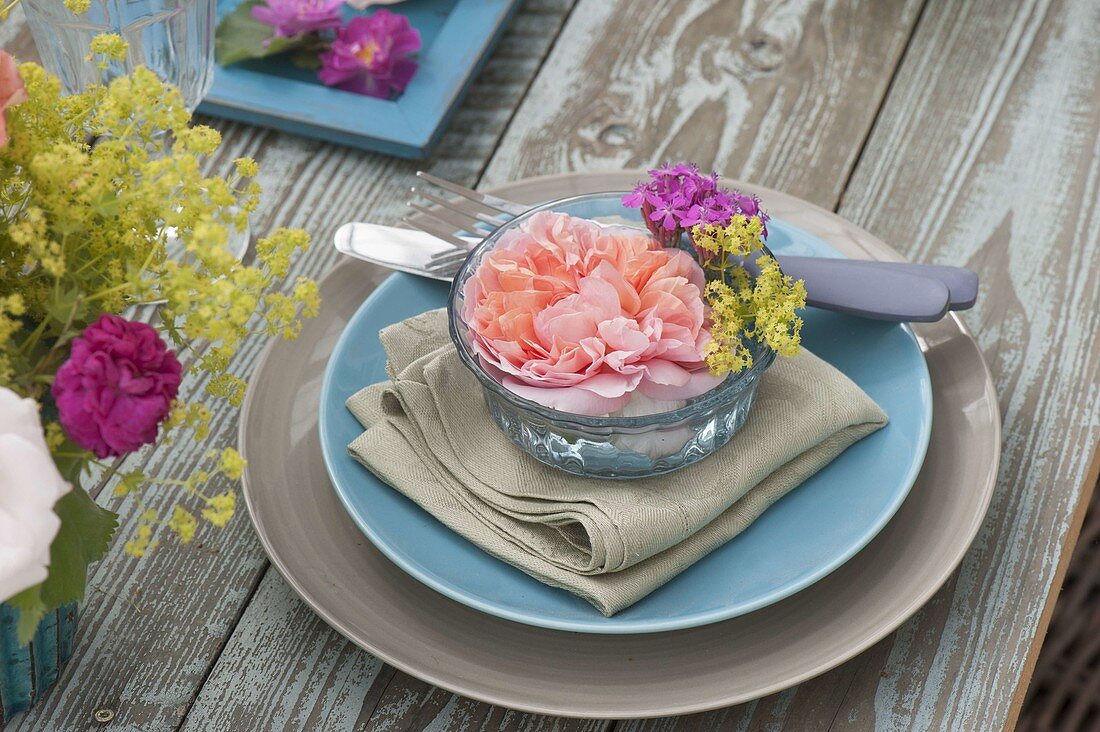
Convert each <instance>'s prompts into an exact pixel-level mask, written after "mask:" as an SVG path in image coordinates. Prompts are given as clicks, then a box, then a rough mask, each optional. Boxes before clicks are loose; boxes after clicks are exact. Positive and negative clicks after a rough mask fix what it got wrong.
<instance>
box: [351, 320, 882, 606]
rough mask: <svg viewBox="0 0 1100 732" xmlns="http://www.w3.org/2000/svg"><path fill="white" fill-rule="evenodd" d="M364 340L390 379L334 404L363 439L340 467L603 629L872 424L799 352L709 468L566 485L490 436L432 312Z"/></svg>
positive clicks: (473, 383) (484, 412) (822, 368)
mask: <svg viewBox="0 0 1100 732" xmlns="http://www.w3.org/2000/svg"><path fill="white" fill-rule="evenodd" d="M379 337H380V338H381V341H382V345H383V348H384V349H385V352H386V355H387V357H388V364H387V372H388V374H389V377H390V380H389V381H385V382H382V383H380V384H373V385H371V386H367V387H366V388H364V389H362V390H361V391H359V392H357V393H356V394H354V395H353V396H352V397H351V398H350V399H348V401H347V406H348V408H349V409H350V410H351V412H352V413H353V414H354V415H355V417H356V418H357V419H358V420H359V422H360V423H361V424H362V425H363V427H364V428H365V430H366V431H365V432H364V433H363V434H362V435H361V436H360V437H359V438H357V439H356V440H355V441H353V442H352V443H351V444H350V445H349V446H348V451H349V452H350V454H351V455H352V456H353V457H354V458H355V459H356V460H358V461H359V462H360V463H362V464H363V465H364V466H366V467H367V468H368V469H370V470H371V471H372V472H373V473H375V474H376V475H377V476H378V477H379V478H381V479H382V480H383V481H385V482H386V483H388V484H389V485H391V486H393V487H394V488H396V489H397V490H398V491H400V492H401V493H403V494H405V495H406V496H407V497H409V498H410V499H412V500H413V501H415V502H416V503H417V504H419V505H420V506H421V507H422V508H424V509H425V510H426V511H428V512H429V513H431V514H432V515H433V516H435V517H436V518H437V519H438V520H440V521H442V522H443V523H444V524H446V525H447V526H448V527H450V528H451V529H452V530H454V531H456V532H458V533H459V534H461V535H462V536H464V537H466V538H467V539H469V540H470V541H472V542H474V543H475V544H477V545H478V546H479V547H481V548H482V549H484V550H485V551H487V552H489V553H490V554H492V555H493V556H495V557H498V558H499V559H502V560H504V561H506V562H508V563H509V564H512V565H514V566H516V567H518V568H519V569H521V570H523V571H524V572H526V573H527V574H529V575H531V576H532V577H534V578H536V579H538V580H540V581H542V582H545V583H546V584H549V585H552V586H555V587H561V588H564V589H566V590H569V591H570V592H573V593H575V594H577V595H579V596H580V597H583V598H584V599H586V600H588V601H589V602H591V603H592V604H593V605H595V606H596V608H597V609H599V610H600V612H602V613H604V614H605V615H609V616H610V615H613V614H614V613H616V612H618V611H619V610H622V609H623V608H626V607H628V606H630V605H631V604H633V603H635V602H637V601H638V600H640V599H641V598H643V597H645V596H646V595H647V594H649V593H650V592H652V591H653V590H655V589H657V588H658V587H660V586H661V585H663V584H664V583H665V582H668V581H669V580H670V579H672V578H673V577H675V576H676V575H677V574H679V573H680V572H682V571H683V570H685V569H686V568H687V567H689V566H691V564H692V563H694V562H696V561H697V560H699V559H700V558H702V557H704V556H706V555H707V554H708V553H710V552H711V551H713V550H714V549H716V548H718V547H719V546H721V545H722V544H725V543H726V542H727V541H729V540H730V539H732V538H733V537H735V536H737V535H738V534H739V533H741V532H742V531H744V529H745V528H746V527H747V526H749V524H751V523H752V522H753V521H754V520H756V518H757V517H758V516H760V514H761V513H763V512H764V510H765V509H767V508H768V507H769V506H770V505H771V504H772V503H774V502H775V501H776V500H778V499H779V498H781V497H782V496H784V495H785V494H786V493H788V492H789V491H790V490H791V489H793V488H795V487H796V486H798V485H799V484H800V483H802V482H803V481H804V480H806V479H807V478H808V477H810V476H811V475H813V474H814V473H816V472H817V471H818V470H820V469H821V468H822V467H824V466H825V465H827V464H828V463H829V462H830V461H832V460H833V459H834V458H835V457H836V456H837V455H839V454H840V453H841V452H843V451H844V450H845V449H847V448H848V447H849V446H850V445H852V444H853V443H854V442H856V441H858V440H860V439H862V438H863V437H865V436H867V435H869V434H871V433H872V432H874V431H875V430H878V429H880V428H881V427H883V426H884V425H885V424H886V421H887V419H886V415H885V413H883V411H882V410H881V409H880V408H879V407H878V405H877V404H875V403H874V402H873V401H872V400H871V398H870V397H868V396H867V395H866V394H865V393H864V392H863V391H862V390H861V389H860V388H859V387H858V386H856V385H855V384H854V383H852V381H851V380H849V379H848V378H847V377H846V376H844V375H843V374H842V373H840V372H839V371H837V370H836V369H834V368H833V367H832V366H830V365H829V364H827V363H825V362H824V361H822V360H821V359H819V358H817V357H816V356H814V355H813V354H811V353H809V352H808V351H805V350H803V352H802V354H801V355H799V356H796V357H795V358H790V359H783V358H780V359H776V362H775V364H774V365H773V366H772V367H771V368H770V369H769V370H768V371H767V372H765V374H764V376H763V377H762V379H761V383H760V390H759V393H758V394H757V398H756V403H755V404H754V406H753V408H752V411H751V412H750V413H749V417H748V420H747V421H746V423H745V425H744V426H743V427H742V428H741V430H740V431H739V432H738V433H737V434H736V435H734V437H733V439H732V440H731V441H730V442H729V443H728V444H727V445H726V446H725V447H723V448H721V449H720V450H718V451H717V452H716V453H715V454H714V455H712V456H710V457H709V458H707V459H705V460H702V461H700V462H698V463H695V464H694V465H690V466H688V467H686V468H683V469H682V470H678V471H676V472H674V473H670V474H667V475H663V476H657V477H653V478H643V479H637V480H629V481H611V480H601V479H595V478H581V477H577V476H574V475H569V474H567V473H564V472H561V471H559V470H556V469H554V468H551V467H548V466H546V465H543V464H541V463H539V462H538V461H537V460H535V459H534V458H532V457H530V456H529V455H527V454H525V453H523V452H522V451H520V449H519V448H517V447H516V446H515V445H513V444H512V443H511V441H509V439H508V438H507V437H506V436H505V435H504V434H503V433H502V432H501V431H500V430H499V429H498V428H497V426H496V425H495V424H494V423H493V421H492V418H491V417H490V416H489V412H488V409H487V408H486V406H485V403H484V400H483V399H482V397H481V385H480V384H479V383H478V382H477V379H476V378H475V377H474V376H473V375H472V374H471V373H470V372H469V371H468V370H467V369H466V367H465V366H464V365H463V364H462V362H461V360H460V359H459V356H458V353H457V352H456V351H455V349H454V346H453V345H452V344H451V341H450V337H449V336H448V334H447V315H446V311H445V310H434V311H430V312H427V313H424V314H422V315H418V316H416V317H414V318H410V319H409V320H405V321H403V322H401V323H397V324H395V325H392V326H390V327H388V328H386V329H384V330H382V331H381V333H380V334H379ZM823 530H827V527H823ZM776 550H777V551H781V550H782V547H779V546H777V547H776Z"/></svg>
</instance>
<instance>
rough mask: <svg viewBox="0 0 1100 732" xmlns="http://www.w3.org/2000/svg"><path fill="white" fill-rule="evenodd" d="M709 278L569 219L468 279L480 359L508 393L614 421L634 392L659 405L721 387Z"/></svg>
mask: <svg viewBox="0 0 1100 732" xmlns="http://www.w3.org/2000/svg"><path fill="white" fill-rule="evenodd" d="M703 287H704V276H703V271H702V269H701V268H700V266H699V264H698V263H697V262H696V261H695V260H694V259H693V258H692V257H691V256H690V255H688V254H687V253H686V252H683V251H680V250H677V249H669V248H664V247H661V246H660V244H659V243H658V242H657V241H656V240H655V239H654V238H653V237H652V236H651V235H650V234H649V233H647V232H644V231H641V230H638V229H632V228H629V227H621V226H601V225H600V224H597V223H595V222H593V221H588V220H585V219H580V218H576V217H572V216H568V215H566V214H560V213H553V212H543V213H539V214H535V215H534V216H532V217H531V218H530V219H529V220H528V221H526V222H525V223H524V224H523V225H521V226H520V227H518V228H516V229H513V230H511V231H508V232H506V233H505V234H504V236H503V237H502V238H501V241H500V243H499V246H498V247H497V248H496V249H495V250H494V251H493V252H491V253H490V254H488V255H487V256H486V257H485V259H484V260H483V261H482V262H481V264H480V265H479V267H478V270H477V272H476V273H475V274H474V276H473V277H472V278H471V279H470V280H468V281H467V283H466V287H465V291H464V295H465V312H464V319H465V320H466V322H467V323H468V324H469V326H470V330H471V335H472V343H473V348H474V350H475V351H476V352H477V353H478V355H479V356H480V358H481V359H482V362H483V364H484V365H485V366H486V368H487V369H488V370H489V371H490V373H493V374H494V375H496V376H497V377H498V378H499V379H500V381H501V383H502V384H503V385H504V386H505V387H507V388H508V389H509V390H511V391H512V392H514V393H516V394H518V395H520V396H522V397H524V398H527V399H530V400H532V401H535V402H538V403H539V404H542V405H544V406H548V407H551V408H553V409H557V410H560V411H564V412H571V413H574V414H583V415H590V416H595V415H606V414H610V413H612V412H615V411H617V410H619V409H622V408H623V407H624V406H626V404H627V403H628V402H629V401H630V399H631V397H632V395H633V394H634V392H635V391H638V392H640V393H642V394H644V395H645V396H647V397H649V398H651V399H654V400H662V401H676V400H684V399H691V398H693V397H696V396H699V395H700V394H702V393H704V392H706V391H708V390H710V389H712V388H714V387H715V386H717V385H718V384H719V383H720V382H721V380H722V377H716V376H713V375H711V373H710V372H709V370H708V369H707V367H706V365H705V363H704V352H703V349H704V347H705V346H706V344H707V342H708V341H709V340H710V332H709V331H708V329H707V327H706V324H707V310H706V306H705V305H704V302H703Z"/></svg>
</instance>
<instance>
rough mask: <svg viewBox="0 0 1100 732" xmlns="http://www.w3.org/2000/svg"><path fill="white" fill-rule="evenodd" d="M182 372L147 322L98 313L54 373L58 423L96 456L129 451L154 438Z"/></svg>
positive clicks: (103, 456)
mask: <svg viewBox="0 0 1100 732" xmlns="http://www.w3.org/2000/svg"><path fill="white" fill-rule="evenodd" d="M182 374H183V368H182V367H181V366H180V362H179V361H178V360H177V359H176V356H175V354H174V353H172V352H171V351H169V350H168V348H167V347H166V346H165V344H164V341H162V340H161V339H160V336H158V335H157V332H156V331H155V330H153V328H152V327H150V326H148V325H146V324H145V323H138V322H133V321H129V320H126V319H124V318H120V317H119V316H117V315H103V316H101V317H100V318H99V320H97V321H96V322H94V323H92V324H91V325H89V326H88V327H87V328H85V329H84V333H83V334H82V335H81V336H80V337H79V338H76V339H75V340H73V343H72V349H71V353H70V355H69V360H68V361H66V362H65V363H64V364H62V366H61V368H59V369H58V370H57V375H56V376H55V377H54V382H53V386H52V393H53V398H54V401H56V402H57V410H58V414H59V418H60V421H61V426H62V427H64V429H65V432H66V433H67V434H68V435H69V437H70V438H72V440H73V442H75V443H76V444H77V445H79V446H80V447H82V448H84V449H86V450H91V451H92V452H93V453H95V455H96V457H99V458H105V457H113V456H118V455H125V454H127V453H130V452H133V451H134V450H136V449H138V448H139V447H141V446H142V445H146V444H149V443H151V442H154V441H155V440H156V438H157V429H158V427H159V426H160V423H161V422H163V421H164V420H165V418H167V417H168V413H169V412H170V411H171V409H172V402H173V401H174V400H175V398H176V395H177V393H178V392H179V386H180V380H181V378H182Z"/></svg>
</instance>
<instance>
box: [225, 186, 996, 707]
mask: <svg viewBox="0 0 1100 732" xmlns="http://www.w3.org/2000/svg"><path fill="white" fill-rule="evenodd" d="M639 177H640V176H639V173H638V172H636V171H627V172H622V173H606V174H584V173H578V174H568V175H561V176H552V177H545V178H532V179H527V180H523V181H520V182H517V183H514V184H511V185H508V186H504V187H501V188H499V189H496V190H494V191H493V192H494V193H497V194H499V195H501V196H505V197H508V198H512V199H515V200H518V201H524V202H530V203H535V202H539V201H546V200H550V199H555V198H562V197H565V196H571V195H575V194H579V193H589V192H594V191H604V190H626V189H628V188H630V187H631V185H632V184H633V183H634V181H635V180H637V179H638V178H639ZM727 183H729V184H731V185H734V186H736V187H738V188H741V189H743V190H746V191H751V192H753V193H757V194H758V195H759V196H760V197H761V198H762V199H763V203H764V206H765V208H766V209H767V210H768V211H770V213H771V214H772V215H773V216H775V217H776V218H780V219H783V220H784V221H787V222H790V223H791V224H794V225H795V226H799V227H801V228H803V229H805V230H807V231H809V232H811V233H813V234H815V235H817V236H819V237H821V238H822V239H824V240H825V241H827V242H828V243H830V244H832V245H833V246H835V247H836V248H838V249H840V250H841V251H842V252H844V253H845V254H846V255H848V256H851V257H859V258H865V259H884V260H900V259H901V257H900V256H899V255H898V254H897V253H896V252H894V251H893V250H891V249H890V248H889V247H887V246H886V245H885V244H883V243H882V242H881V241H879V240H878V239H876V238H875V237H873V236H871V235H870V234H868V233H867V232H865V231H863V230H862V229H859V228H858V227H856V226H855V225H853V224H851V223H849V222H847V221H844V220H843V219H841V218H840V217H838V216H836V215H835V214H833V213H830V212H828V211H825V210H824V209H821V208H818V207H817V206H814V205H812V204H809V203H806V202H805V201H801V200H799V199H797V198H794V197H792V196H789V195H787V194H784V193H779V192H777V191H771V190H768V189H765V188H759V187H757V186H752V185H748V184H743V183H738V182H736V181H727ZM382 276H383V273H382V272H380V270H379V269H378V268H376V267H372V266H370V265H367V264H364V263H361V262H356V261H352V260H347V261H344V262H342V263H341V264H340V265H339V266H337V267H336V268H335V269H333V270H332V271H331V272H330V273H329V274H328V276H327V277H325V279H324V282H323V283H322V286H321V297H322V300H323V307H322V310H321V315H320V317H318V318H317V319H315V320H313V321H309V322H307V323H306V325H305V327H304V328H303V331H302V334H301V336H300V337H299V338H298V339H297V340H296V341H273V342H272V343H271V344H270V345H269V346H268V347H267V349H266V351H265V353H264V354H263V356H262V357H261V358H260V362H259V365H258V366H257V368H256V372H255V374H254V375H253V377H252V380H251V383H250V386H249V391H248V397H247V399H246V401H245V405H244V410H243V413H242V416H241V428H240V444H241V449H242V451H243V452H244V455H245V457H246V458H247V459H248V468H247V470H246V472H245V476H244V494H245V500H246V502H247V505H248V510H249V513H250V515H251V517H252V521H253V523H254V525H255V527H256V531H257V533H258V534H259V536H260V539H261V541H262V542H263V545H264V548H265V549H266V550H267V553H268V555H269V556H270V557H271V561H272V563H274V565H275V566H276V567H277V568H278V569H279V571H280V572H281V573H282V574H283V576H284V577H285V578H286V579H287V581H288V582H289V583H290V585H291V586H292V587H293V588H294V589H295V590H296V591H297V592H298V594H300V595H301V596H302V597H303V598H304V599H305V601H306V602H307V603H309V605H310V606H311V607H312V608H313V609H314V610H315V611H316V612H317V613H318V614H319V615H320V616H321V617H322V618H324V619H325V620H326V621H327V622H328V623H329V624H330V625H331V626H332V627H334V628H335V629H336V630H338V631H339V632H340V633H342V634H343V635H344V636H346V637H347V638H348V639H350V640H351V641H352V642H354V643H355V644H357V645H358V646H360V647H362V648H363V649H365V650H367V651H369V652H370V653H372V654H374V655H376V656H378V657H379V658H381V659H383V660H385V661H387V662H388V663H391V664H393V665H394V666H396V667H398V668H400V669H402V670H404V671H407V672H408V673H410V674H412V675H414V676H417V677H419V678H421V679H424V680H425V681H428V682H431V683H433V684H436V685H438V686H441V687H443V688H445V689H449V690H451V691H453V692H456V693H458V694H464V695H466V696H470V697H474V698H476V699H481V700H484V701H487V702H491V703H493V704H500V705H502V706H506V707H512V708H516V709H522V710H526V711H531V712H538V713H545V714H553V715H564V716H576V717H618V718H624V717H650V716H664V715H675V714H687V713H690V712H698V711H703V710H708V709H714V708H718V707H724V706H728V705H731V704H737V703H739V702H744V701H748V700H750V699H755V698H758V697H761V696H764V695H767V694H770V693H773V692H776V691H779V690H781V689H784V688H786V687H789V686H792V685H794V684H797V683H799V682H801V681H805V680H806V679H809V678H812V677H813V676H816V675H818V674H821V673H823V672H825V671H827V670H829V669H831V668H833V667H835V666H837V665H839V664H840V663H842V662H844V661H846V660H847V659H849V658H851V657H853V656H855V655H856V654H858V653H859V652H860V651H863V650H864V649H866V648H868V647H870V646H871V645H873V644H874V643H875V642H877V641H878V640H880V639H881V638H883V637H885V636H886V635H887V634H889V633H890V632H891V631H893V630H894V629H895V628H897V627H898V626H899V625H901V623H903V622H904V621H905V620H906V618H908V617H909V616H910V615H912V614H913V613H914V612H915V611H916V610H917V609H918V608H919V607H920V606H921V605H922V604H924V603H925V602H926V601H928V599H929V598H930V597H931V596H932V595H933V594H934V593H935V592H936V590H937V589H938V588H939V587H940V586H941V585H942V584H943V583H944V581H945V580H946V579H947V578H948V577H949V576H950V574H951V573H952V571H953V570H954V568H955V567H956V566H957V565H958V563H959V562H960V561H961V559H962V557H963V555H964V554H965V553H966V550H967V547H968V546H969V545H970V542H971V541H972V540H973V538H974V536H975V534H976V533H977V531H978V528H979V526H980V525H981V522H982V518H983V517H984V515H985V512H986V509H987V507H988V505H989V501H990V497H991V495H992V492H993V486H994V479H995V477H996V474H997V463H998V460H999V457H1000V444H1001V432H1000V415H999V413H998V411H997V401H996V395H995V393H994V391H993V385H992V382H991V380H990V376H989V371H988V369H987V368H986V366H985V362H984V361H983V360H982V356H981V353H980V352H979V350H978V347H977V344H976V343H975V342H974V339H973V338H972V337H971V335H970V333H969V332H968V331H967V330H966V328H965V327H964V326H963V325H962V324H961V322H960V321H959V320H958V319H957V318H955V317H954V316H951V317H948V318H945V319H944V320H943V321H941V322H939V323H933V324H928V325H918V326H915V327H914V329H915V330H916V332H917V335H918V337H919V339H920V341H921V346H922V348H923V349H924V351H925V357H926V358H927V360H928V368H929V371H930V372H931V376H932V385H933V415H934V417H933V425H932V437H931V443H930V445H929V448H928V454H927V457H926V459H925V463H924V467H923V468H922V470H921V474H920V477H919V478H918V479H917V482H916V484H915V485H914V486H913V489H912V491H911V493H910V494H909V497H908V498H907V499H906V501H905V503H904V504H903V505H902V507H901V509H900V510H899V511H898V513H897V514H896V515H895V516H894V518H893V520H891V522H890V523H889V524H888V525H887V527H886V528H885V529H884V530H883V531H882V532H881V533H880V534H879V535H878V536H877V537H876V538H875V539H874V540H873V541H872V542H871V543H870V544H869V545H868V546H867V547H866V548H864V549H863V550H862V551H861V552H859V553H858V554H857V555H856V556H855V557H853V558H852V559H851V560H850V561H849V562H847V563H846V564H845V565H843V566H842V567H840V568H839V569H837V570H836V571H835V572H833V573H832V574H831V575H829V576H827V577H825V578H824V579H822V580H821V581H819V582H817V583H816V584H814V585H812V586H810V587H808V588H806V589H804V590H802V591H801V592H799V593H797V594H795V595H793V596H791V597H789V598H787V599H785V600H783V601H781V602H779V603H776V604H774V605H771V606H769V607H767V608H764V609H762V610H758V611H756V612H753V613H750V614H748V615H744V616H741V617H737V618H733V619H730V620H726V621H723V622H720V623H715V624H712V625H706V626H702V627H698V628H693V629H690V630H682V631H675V632H669V633H654V634H645V635H603V636H601V635H593V634H588V633H568V632H562V631H554V630H546V629H542V628H536V627H532V626H529V625H521V624H519V623H514V622H511V621H508V620H503V619H500V618H496V617H493V616H490V615H486V614H483V613H481V612H478V611H477V610H474V609H472V608H470V607H467V606H465V605H462V604H460V603H457V602H455V601H453V600H450V599H448V598H446V597H444V596H443V595H441V594H438V593H436V592H435V591H433V590H432V589H430V588H428V587H427V586H425V585H424V584H422V583H420V582H419V581H417V580H415V579H413V578H412V577H410V576H409V575H407V574H405V573H404V572H403V571H402V570H401V569H399V568H398V567H397V566H396V565H395V564H393V563H391V562H390V561H389V560H388V559H386V558H385V557H384V556H383V555H382V554H381V553H380V552H379V551H378V550H377V549H375V548H374V546H373V545H372V544H371V543H370V542H369V541H367V539H366V537H364V536H363V535H362V534H361V533H360V532H359V530H358V529H357V528H356V526H355V524H354V523H352V521H351V519H350V518H349V517H348V516H347V514H346V513H345V512H344V509H343V507H342V506H341V504H340V501H339V500H338V499H337V497H336V494H335V492H334V491H333V489H332V487H331V485H330V483H329V480H328V476H327V474H326V472H325V467H324V464H323V461H322V459H321V448H320V443H319V441H318V436H317V409H318V400H319V395H320V390H321V378H322V374H323V372H324V368H325V364H326V362H327V360H328V357H329V354H330V353H331V352H332V348H333V347H334V345H335V344H336V341H337V339H338V337H339V336H340V333H341V332H342V331H343V329H344V327H345V325H346V324H347V322H348V320H349V319H350V318H351V316H352V315H353V314H354V313H355V311H356V310H357V309H358V308H359V305H360V304H361V303H362V302H363V300H364V298H366V296H367V295H368V294H369V293H370V292H371V290H373V289H374V286H375V285H376V284H377V283H378V281H380V279H381V278H382Z"/></svg>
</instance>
